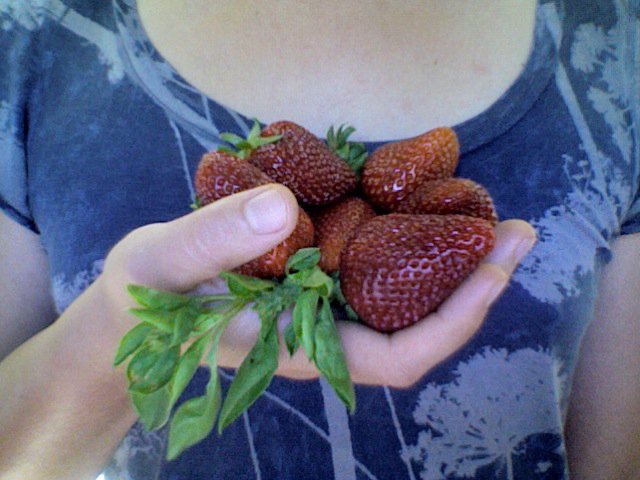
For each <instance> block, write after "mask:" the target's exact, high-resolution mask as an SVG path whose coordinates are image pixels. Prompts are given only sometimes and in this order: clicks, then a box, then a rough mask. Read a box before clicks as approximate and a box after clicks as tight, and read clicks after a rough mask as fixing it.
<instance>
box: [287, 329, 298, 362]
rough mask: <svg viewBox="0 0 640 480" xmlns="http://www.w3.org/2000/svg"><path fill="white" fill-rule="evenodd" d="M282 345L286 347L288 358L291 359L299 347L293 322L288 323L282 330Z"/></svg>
mask: <svg viewBox="0 0 640 480" xmlns="http://www.w3.org/2000/svg"><path fill="white" fill-rule="evenodd" d="M284 343H285V345H286V347H287V352H289V357H293V355H294V354H295V353H296V351H297V350H298V347H299V346H300V342H299V341H298V337H297V336H296V332H295V331H294V329H293V322H290V323H289V324H288V325H287V326H286V327H285V329H284Z"/></svg>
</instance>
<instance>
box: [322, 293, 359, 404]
mask: <svg viewBox="0 0 640 480" xmlns="http://www.w3.org/2000/svg"><path fill="white" fill-rule="evenodd" d="M314 338H315V358H314V360H315V364H316V367H317V368H318V370H319V371H320V373H321V374H322V376H323V377H324V378H325V379H326V380H327V381H328V382H329V384H330V385H331V386H332V387H333V389H334V391H335V392H336V394H337V395H338V398H340V400H341V401H342V402H343V403H344V404H345V406H346V407H347V409H348V410H349V412H350V413H353V412H354V411H355V408H356V400H355V392H354V388H353V383H352V382H351V376H350V375H349V370H348V369H347V361H346V358H345V355H344V351H343V349H342V344H341V343H340V337H339V336H338V331H337V330H336V326H335V322H334V319H333V314H332V313H331V307H330V305H329V301H328V300H327V299H326V298H323V299H322V304H321V306H320V310H319V311H318V317H317V323H316V325H315V329H314Z"/></svg>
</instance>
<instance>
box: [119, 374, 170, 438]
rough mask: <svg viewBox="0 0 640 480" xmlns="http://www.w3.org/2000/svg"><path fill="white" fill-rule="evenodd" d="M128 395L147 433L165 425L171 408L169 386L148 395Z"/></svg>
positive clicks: (133, 393) (135, 393)
mask: <svg viewBox="0 0 640 480" xmlns="http://www.w3.org/2000/svg"><path fill="white" fill-rule="evenodd" d="M129 395H130V398H131V404H132V405H133V408H134V410H135V411H136V412H137V413H138V416H139V417H140V421H141V422H142V424H143V425H144V428H146V429H147V430H148V431H152V430H157V429H158V428H160V427H162V426H163V425H164V424H165V423H167V420H169V416H170V415H171V407H172V406H173V402H172V401H171V386H170V384H167V385H165V386H164V387H162V388H159V389H158V390H156V391H155V392H152V393H149V394H144V393H137V392H129Z"/></svg>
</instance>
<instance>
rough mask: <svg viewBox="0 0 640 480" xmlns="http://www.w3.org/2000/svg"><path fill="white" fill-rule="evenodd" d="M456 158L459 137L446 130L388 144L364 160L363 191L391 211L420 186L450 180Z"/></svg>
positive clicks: (437, 129)
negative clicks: (434, 181)
mask: <svg viewBox="0 0 640 480" xmlns="http://www.w3.org/2000/svg"><path fill="white" fill-rule="evenodd" d="M459 156H460V148H459V145H458V138H457V136H456V134H455V132H454V131H453V130H451V129H450V128H445V127H442V128H436V129H434V130H430V131H428V132H426V133H423V134H422V135H418V136H417V137H413V138H409V139H406V140H400V141H398V142H391V143H387V144H385V145H383V146H382V147H380V148H378V149H377V150H375V151H374V152H373V153H372V154H371V155H369V158H368V159H367V160H366V162H365V164H364V168H363V170H362V191H363V192H364V194H365V195H366V197H367V198H368V199H369V200H370V201H371V203H373V204H374V205H376V206H378V207H380V208H382V209H384V210H387V211H391V210H392V208H393V206H394V205H395V204H396V203H397V202H399V201H401V200H402V199H404V198H405V197H407V196H408V195H409V194H411V193H412V192H413V191H414V190H415V189H416V188H417V186H418V185H420V184H421V183H423V182H426V181H429V180H436V179H441V178H448V177H451V176H452V175H453V172H454V170H455V168H456V166H457V164H458V159H459Z"/></svg>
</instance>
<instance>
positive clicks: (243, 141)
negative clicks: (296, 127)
mask: <svg viewBox="0 0 640 480" xmlns="http://www.w3.org/2000/svg"><path fill="white" fill-rule="evenodd" d="M260 132H261V129H260V122H258V120H257V119H255V118H254V119H253V126H252V127H251V130H250V131H249V134H248V135H247V138H242V137H241V136H239V135H236V134H235V133H228V132H225V133H221V134H220V138H221V139H222V140H224V141H225V142H227V143H229V144H230V145H231V147H229V146H226V145H222V146H220V147H218V151H219V152H224V153H228V154H229V155H233V156H235V157H238V158H242V159H243V160H244V159H246V158H247V157H248V156H249V155H250V154H251V152H253V151H254V150H255V149H256V148H258V147H261V146H262V145H268V144H270V143H275V142H277V141H278V140H280V139H281V138H282V135H271V136H269V137H263V136H261V135H260Z"/></svg>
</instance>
